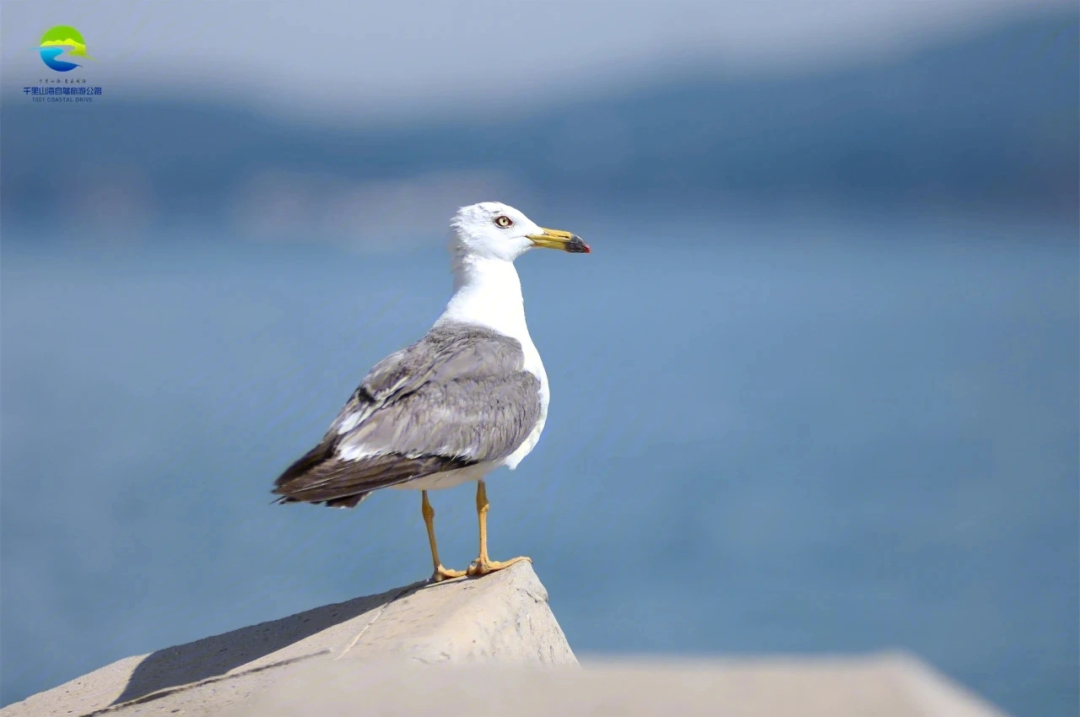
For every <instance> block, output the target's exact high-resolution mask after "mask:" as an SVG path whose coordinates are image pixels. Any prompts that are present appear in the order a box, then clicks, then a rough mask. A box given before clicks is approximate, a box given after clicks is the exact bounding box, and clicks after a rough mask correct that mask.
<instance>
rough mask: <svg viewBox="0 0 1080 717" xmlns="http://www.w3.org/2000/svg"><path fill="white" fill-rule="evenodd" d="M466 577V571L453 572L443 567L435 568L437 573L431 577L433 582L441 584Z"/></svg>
mask: <svg viewBox="0 0 1080 717" xmlns="http://www.w3.org/2000/svg"><path fill="white" fill-rule="evenodd" d="M463 577H465V571H464V570H451V569H450V568H444V567H443V566H442V565H440V566H438V567H437V568H435V572H434V573H433V574H432V575H431V582H433V583H441V582H442V581H443V580H453V579H454V578H463Z"/></svg>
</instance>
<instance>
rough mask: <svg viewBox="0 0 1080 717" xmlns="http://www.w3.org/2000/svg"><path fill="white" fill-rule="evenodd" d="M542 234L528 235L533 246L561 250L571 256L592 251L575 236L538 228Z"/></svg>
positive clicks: (560, 231)
mask: <svg viewBox="0 0 1080 717" xmlns="http://www.w3.org/2000/svg"><path fill="white" fill-rule="evenodd" d="M540 231H541V232H543V233H542V234H530V235H529V239H531V240H532V243H533V245H534V246H538V247H543V248H544V249H562V250H563V251H566V252H570V253H571V254H589V253H591V252H592V249H590V248H589V245H588V244H586V243H585V242H583V241H582V240H581V237H579V236H578V235H577V234H571V233H570V232H564V231H562V230H561V229H545V228H544V227H540Z"/></svg>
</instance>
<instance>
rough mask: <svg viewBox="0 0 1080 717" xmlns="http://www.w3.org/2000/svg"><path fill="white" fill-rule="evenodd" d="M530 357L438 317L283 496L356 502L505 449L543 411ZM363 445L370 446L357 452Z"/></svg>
mask: <svg viewBox="0 0 1080 717" xmlns="http://www.w3.org/2000/svg"><path fill="white" fill-rule="evenodd" d="M523 366H524V355H523V353H522V349H521V344H520V342H518V341H517V340H516V339H513V338H510V337H509V336H505V335H503V334H500V333H498V332H495V331H492V330H490V329H486V328H483V327H479V326H473V325H468V324H459V323H446V324H442V325H439V326H436V327H435V328H433V329H432V330H431V331H430V332H429V333H428V334H427V336H425V337H424V338H423V339H421V340H420V341H418V342H416V343H415V344H413V345H412V346H410V347H408V348H406V349H403V350H401V351H398V352H395V353H393V354H391V355H390V356H388V357H386V358H385V359H383V360H382V361H380V362H379V363H378V364H376V366H375V367H374V368H373V369H372V370H371V371H370V372H369V373H368V375H367V376H366V377H365V378H364V380H363V381H362V382H361V383H360V386H359V387H358V388H357V389H356V391H355V392H354V393H353V395H352V397H351V398H350V399H349V401H348V403H346V405H345V407H344V408H343V409H342V411H341V413H340V414H339V415H338V417H337V418H336V419H335V420H334V422H333V423H332V424H331V426H330V430H329V431H328V432H327V433H326V436H325V437H324V438H323V440H322V442H321V443H320V444H319V445H318V446H316V447H315V448H314V449H312V451H310V452H309V453H308V454H307V455H305V456H304V457H303V458H301V459H300V460H298V461H297V462H296V463H294V464H293V465H292V466H290V467H289V469H288V470H286V471H285V472H284V473H283V474H282V475H281V477H280V478H278V480H277V482H276V484H275V485H276V487H275V490H274V492H275V493H278V494H280V495H282V496H284V497H283V498H282V499H281V500H282V501H283V502H292V501H308V502H326V503H327V504H328V505H346V506H349V505H355V503H353V500H352V499H354V498H356V501H357V502H359V500H361V499H362V498H358V496H363V495H366V494H367V493H369V492H370V491H372V490H375V489H378V488H385V487H387V486H391V485H396V484H399V483H404V482H407V481H409V480H413V479H415V478H420V477H423V476H426V475H431V474H433V473H438V472H441V471H445V470H454V469H456V468H463V467H466V466H469V465H474V464H476V463H481V462H488V461H498V460H502V459H504V458H506V457H507V456H509V455H510V454H511V453H513V452H514V451H515V450H516V449H517V448H518V447H519V446H520V445H521V444H522V443H523V442H524V441H525V439H526V438H528V436H529V434H530V433H531V432H532V430H533V428H534V427H535V426H536V424H537V422H538V421H539V419H540V412H541V404H540V381H539V379H537V378H536V376H534V375H533V374H531V373H529V372H528V371H525V370H524V368H523ZM343 428H348V430H344V431H343V430H342V429H343ZM356 453H363V454H364V455H361V456H359V457H356V458H353V459H350V458H349V456H350V455H353V454H356Z"/></svg>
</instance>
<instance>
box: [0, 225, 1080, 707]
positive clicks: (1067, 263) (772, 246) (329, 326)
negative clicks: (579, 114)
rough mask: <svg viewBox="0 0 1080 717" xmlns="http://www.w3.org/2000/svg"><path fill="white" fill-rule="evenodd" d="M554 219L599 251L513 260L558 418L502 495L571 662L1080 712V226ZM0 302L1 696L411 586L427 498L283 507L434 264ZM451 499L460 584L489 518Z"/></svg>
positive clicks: (26, 269)
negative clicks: (803, 671) (950, 685)
mask: <svg viewBox="0 0 1080 717" xmlns="http://www.w3.org/2000/svg"><path fill="white" fill-rule="evenodd" d="M525 209H526V210H528V208H527V207H526V208H525ZM539 219H540V220H541V221H543V222H546V223H549V224H554V225H556V226H566V227H568V228H572V229H574V230H576V231H579V232H580V233H581V234H582V235H583V236H585V237H586V238H587V239H588V240H589V241H590V242H591V244H592V245H593V248H594V250H595V253H594V254H592V255H589V256H585V257H581V256H568V255H556V254H555V253H553V252H551V253H549V252H534V253H533V254H530V255H528V256H526V257H524V258H523V259H522V260H520V261H519V262H518V265H519V271H520V273H521V275H522V281H523V284H524V287H525V294H526V306H527V311H528V315H529V321H530V327H531V330H532V334H533V336H534V339H535V341H536V343H537V345H538V346H539V348H540V350H541V352H542V353H543V355H544V358H545V363H546V365H547V367H548V373H549V375H550V378H551V382H552V387H553V389H552V390H553V402H552V409H551V416H550V419H549V423H548V427H547V430H546V432H545V435H544V437H543V439H542V441H541V443H540V445H539V447H538V448H537V450H536V451H535V452H534V453H533V455H532V456H530V457H529V459H528V460H526V461H525V462H524V463H523V464H522V466H521V467H520V468H519V469H518V470H517V471H516V472H508V471H504V472H502V473H501V474H498V475H496V476H493V478H492V480H491V487H490V493H491V498H492V501H493V509H492V513H491V524H492V528H491V530H492V534H493V538H492V540H493V553H494V554H495V556H496V557H499V556H510V555H516V554H521V553H525V554H530V555H531V556H532V557H533V558H534V560H535V566H536V569H537V572H538V573H539V575H540V576H541V579H542V580H543V581H544V582H545V584H546V585H547V587H548V588H549V590H550V593H551V601H552V606H553V609H554V610H555V612H556V614H557V615H558V617H559V620H560V622H561V623H562V625H563V627H564V629H565V631H566V633H567V636H568V638H569V640H570V642H571V644H572V645H573V647H574V648H575V649H576V650H577V651H579V652H581V653H590V652H609V651H616V652H679V653H686V652H690V653H704V654H756V653H766V652H831V651H864V650H876V649H881V648H888V647H902V648H905V649H909V650H911V651H914V652H916V653H917V654H919V655H921V656H923V657H924V658H926V659H928V660H930V661H931V662H932V663H934V664H935V665H937V666H939V667H940V668H942V669H943V670H944V671H946V672H947V673H948V674H950V675H952V676H954V677H956V678H957V679H959V680H961V681H962V682H963V683H964V684H966V685H968V686H970V687H972V688H974V689H976V690H978V691H979V692H981V693H982V694H984V695H986V696H987V697H988V698H990V699H991V700H993V701H995V702H997V703H998V704H1000V705H1002V706H1003V707H1004V708H1006V709H1008V710H1010V711H1012V712H1013V713H1014V714H1017V715H1061V716H1064V715H1071V714H1075V712H1076V710H1077V707H1078V704H1077V672H1078V668H1080V664H1078V658H1077V644H1076V635H1077V630H1078V624H1077V610H1076V606H1077V601H1078V599H1080V595H1078V570H1077V566H1078V563H1080V550H1078V537H1077V536H1078V530H1080V526H1078V521H1077V510H1076V507H1077V503H1078V499H1080V494H1078V479H1080V477H1078V473H1077V465H1078V460H1080V455H1078V434H1080V425H1078V415H1080V406H1078V396H1080V382H1078V372H1077V346H1078V344H1080V329H1078V327H1080V308H1078V302H1077V296H1078V292H1080V280H1078V260H1080V253H1078V248H1077V243H1076V237H1075V235H1074V234H1073V233H1072V232H1071V230H1068V229H1062V228H1060V227H1057V228H1055V227H1054V226H1049V227H1039V226H1033V225H1031V224H1028V225H1013V226H1007V225H1003V224H1000V223H999V224H979V223H977V222H972V221H969V222H966V223H965V222H962V221H954V222H942V221H937V222H932V221H920V220H916V219H912V218H910V217H893V218H892V219H891V221H889V222H888V223H881V224H877V225H874V224H867V223H866V222H863V221H860V220H857V219H851V218H847V219H845V218H843V217H832V218H828V217H817V218H815V220H814V221H812V222H808V223H807V224H805V225H798V224H789V225H778V224H773V225H769V224H766V223H758V224H752V223H739V224H736V223H732V222H729V221H728V222H725V220H723V219H721V218H719V217H713V218H708V217H706V218H702V219H700V220H698V221H694V222H684V223H682V224H680V223H678V222H674V223H673V222H671V221H670V218H668V217H662V216H645V215H639V216H637V217H636V218H634V220H633V221H629V220H627V219H626V218H624V217H620V216H617V215H612V216H603V215H596V214H581V215H567V216H564V217H563V216H560V217H558V221H557V222H556V221H549V218H548V217H540V218H539ZM552 219H554V218H552ZM432 241H433V242H434V241H435V240H434V239H433V240H432ZM3 276H4V281H3V286H2V298H3V302H2V321H3V326H4V341H3V346H2V360H3V368H4V370H3V376H2V390H3V413H2V420H3V425H4V451H3V454H2V470H3V474H4V477H5V478H4V500H3V503H2V506H0V511H2V516H0V517H2V526H3V534H4V540H3V544H2V558H3V559H2V567H0V571H2V576H3V580H2V583H0V590H2V597H3V600H2V607H0V609H2V611H3V622H4V641H3V645H2V649H3V654H2V660H3V665H4V670H3V676H2V679H3V693H4V696H3V699H4V702H5V703H8V702H11V701H13V700H17V699H20V698H22V697H24V696H26V695H27V694H29V693H31V692H34V691H37V690H39V689H43V688H46V687H50V686H52V685H55V684H58V683H59V682H61V681H64V680H67V679H70V678H72V677H75V676H77V675H79V674H81V673H83V672H85V671H89V670H91V669H93V668H96V667H98V666H100V665H102V664H104V663H106V662H108V661H110V660H113V659H117V658H120V657H123V656H126V655H131V654H138V653H142V652H148V651H151V650H154V649H156V648H161V647H164V646H168V645H171V644H174V643H178V642H183V641H188V640H192V639H195V638H198V637H202V636H205V635H208V634H212V633H216V632H221V631H225V630H228V629H230V628H234V627H238V626H242V625H245V624H250V623H253V622H256V621H261V620H266V619H271V618H274V617H278V616H283V615H285V614H289V613H292V612H295V611H299V610H302V609H305V608H309V607H313V606H316V605H321V604H325V603H327V602H331V601H339V600H344V599H347V598H350V597H353V596H356V595H360V594H366V593H373V592H378V591H381V590H383V589H385V588H387V587H388V586H391V585H397V584H405V583H408V582H411V581H413V580H417V579H420V578H423V577H425V575H426V573H427V570H428V564H427V556H426V552H425V551H426V547H425V546H426V543H425V537H424V531H423V525H422V522H421V519H420V511H419V497H418V495H414V494H413V493H411V492H395V491H390V492H387V493H382V494H379V495H377V496H376V497H375V498H374V499H372V500H371V501H368V502H366V503H364V504H363V505H362V506H360V507H359V508H357V509H356V510H352V511H330V510H326V509H324V508H321V507H311V506H271V505H270V504H269V503H270V498H271V496H270V494H269V492H268V491H269V488H270V484H271V481H272V480H273V478H274V477H275V476H276V475H277V473H278V472H279V471H280V469H281V468H282V467H283V466H284V465H286V464H287V463H288V462H289V461H290V460H291V459H293V458H294V457H296V456H297V455H298V454H299V453H301V452H302V451H304V450H306V449H307V448H308V447H310V444H311V443H312V442H313V441H315V440H316V439H317V438H318V437H319V436H320V435H321V434H322V432H323V430H324V429H325V428H326V426H327V425H328V423H329V421H330V420H331V419H332V418H333V416H334V415H335V414H336V411H337V410H338V408H339V407H340V405H341V403H342V402H343V401H344V400H345V399H346V398H347V396H348V394H349V393H350V392H351V390H352V389H353V387H354V386H355V384H356V382H357V381H358V380H359V379H360V378H361V377H362V376H363V374H364V373H365V372H366V370H367V369H368V368H369V367H370V366H371V365H372V364H373V363H374V362H375V361H376V360H378V359H379V358H381V357H382V356H383V355H385V354H386V353H388V352H390V351H392V350H394V349H396V348H398V347H400V346H402V345H404V344H405V343H407V342H410V341H412V340H414V339H416V338H418V337H419V336H420V335H422V334H423V333H424V332H425V331H426V329H427V327H428V325H429V323H430V322H431V320H432V319H433V318H434V317H435V316H436V315H437V314H438V313H439V311H440V310H441V308H442V306H443V303H444V302H445V300H446V298H447V295H448V291H449V285H450V276H449V273H448V269H447V262H446V257H445V255H444V253H443V252H441V251H438V250H436V249H434V248H433V247H431V246H429V247H427V249H425V250H418V251H416V252H414V253H411V254H403V255H385V256H364V255H357V254H346V253H342V252H339V251H337V250H335V249H332V248H328V247H323V246H315V247H303V248H298V247H282V246H272V245H246V244H242V243H235V242H220V243H215V242H213V241H211V240H209V239H207V238H201V239H197V238H194V237H192V238H191V239H190V241H188V242H180V241H177V242H168V243H158V244H150V245H139V246H120V247H112V248H108V249H101V248H100V247H95V248H94V249H93V250H88V249H86V248H79V247H78V246H67V247H66V248H65V247H58V246H55V245H51V244H45V243H42V244H38V245H37V247H36V248H34V246H33V244H32V242H29V241H26V242H21V243H18V244H16V245H15V248H8V249H6V250H5V253H4V275H3ZM433 500H434V504H435V507H436V510H437V511H438V519H437V521H438V531H439V536H440V541H441V547H442V549H443V555H444V560H446V562H447V563H448V564H450V565H455V566H460V565H464V564H465V563H467V562H468V561H469V560H470V559H471V558H472V557H473V553H474V551H475V545H474V542H475V537H474V533H475V523H474V520H475V518H474V515H473V508H472V494H471V492H470V490H469V489H468V488H467V487H466V488H459V489H455V490H450V491H442V492H438V493H435V494H434V497H433Z"/></svg>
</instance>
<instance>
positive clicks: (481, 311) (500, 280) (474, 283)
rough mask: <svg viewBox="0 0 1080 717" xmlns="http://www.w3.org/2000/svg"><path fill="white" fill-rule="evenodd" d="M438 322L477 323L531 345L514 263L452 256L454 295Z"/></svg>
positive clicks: (519, 282)
mask: <svg viewBox="0 0 1080 717" xmlns="http://www.w3.org/2000/svg"><path fill="white" fill-rule="evenodd" d="M439 321H440V322H442V321H461V322H465V323H469V324H480V325H481V326H487V327H488V328H491V329H494V330H496V331H498V332H499V333H501V334H505V335H507V336H513V337H514V338H516V339H517V340H518V341H520V342H521V343H522V344H523V345H528V346H531V345H532V339H531V338H530V337H529V329H528V327H527V326H526V324H525V302H524V299H523V298H522V296H521V279H519V278H518V273H517V270H516V269H515V268H514V264H513V262H509V261H506V260H504V259H491V258H483V257H477V256H469V255H466V256H456V257H454V295H453V296H451V297H450V302H449V303H448V304H447V305H446V310H445V311H444V312H443V314H442V316H440V317H439Z"/></svg>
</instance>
